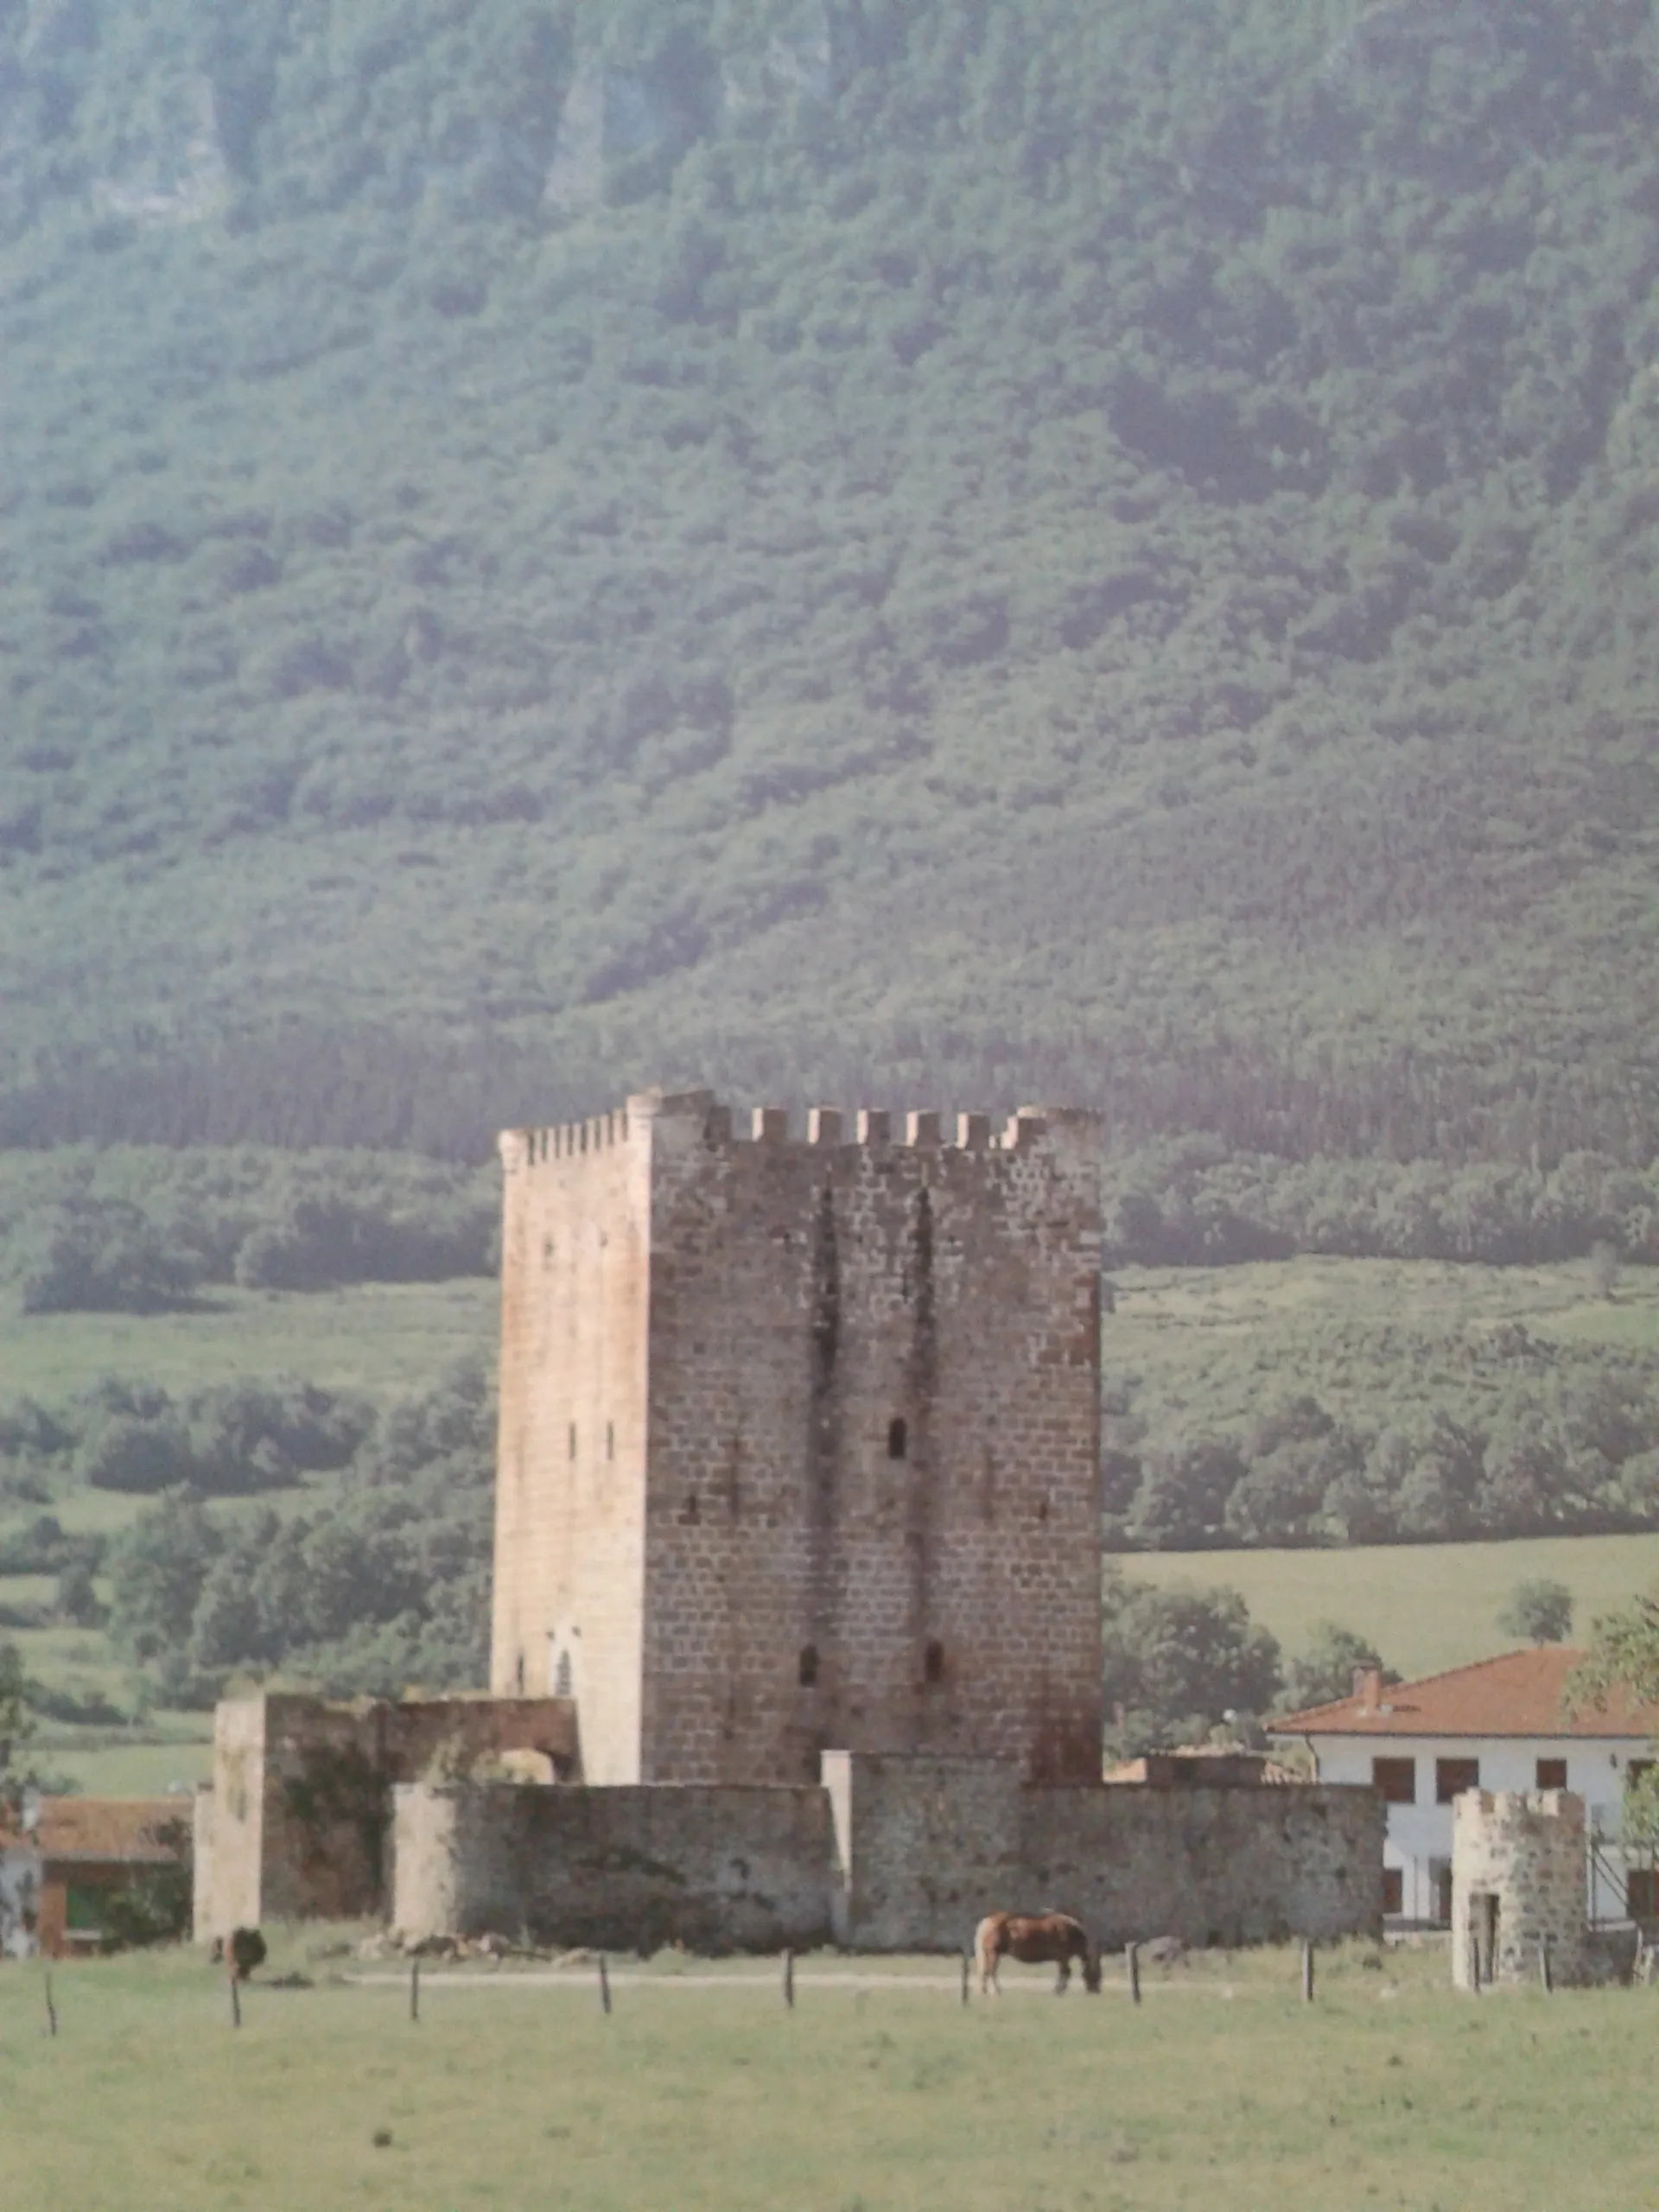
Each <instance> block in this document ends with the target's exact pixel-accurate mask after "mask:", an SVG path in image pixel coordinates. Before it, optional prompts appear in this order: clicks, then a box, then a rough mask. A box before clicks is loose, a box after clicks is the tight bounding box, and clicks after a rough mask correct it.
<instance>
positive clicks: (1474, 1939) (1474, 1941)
mask: <svg viewBox="0 0 1659 2212" xmlns="http://www.w3.org/2000/svg"><path fill="white" fill-rule="evenodd" d="M1469 1987H1470V1990H1471V1993H1473V1994H1474V1995H1475V1996H1477V1997H1478V1996H1479V1994H1480V1938H1479V1936H1478V1935H1476V1934H1475V1933H1474V1932H1473V1931H1472V1930H1471V1932H1470V1936H1469Z"/></svg>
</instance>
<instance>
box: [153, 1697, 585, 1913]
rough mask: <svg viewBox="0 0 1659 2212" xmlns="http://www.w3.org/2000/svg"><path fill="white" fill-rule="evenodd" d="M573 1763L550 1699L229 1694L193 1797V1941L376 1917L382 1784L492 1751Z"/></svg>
mask: <svg viewBox="0 0 1659 2212" xmlns="http://www.w3.org/2000/svg"><path fill="white" fill-rule="evenodd" d="M513 1751H523V1752H533V1753H537V1754H539V1755H540V1756H541V1757H543V1758H546V1759H547V1760H548V1761H549V1762H550V1764H552V1765H553V1766H554V1767H555V1768H556V1769H563V1770H565V1771H569V1770H570V1769H571V1768H572V1767H573V1766H574V1764H575V1719H574V1715H573V1714H572V1713H571V1710H570V1707H569V1705H568V1704H567V1703H565V1702H563V1700H559V1699H556V1698H526V1699H522V1700H521V1699H493V1698H464V1697H457V1698H431V1699H425V1700H414V1699H410V1700H404V1701H402V1702H400V1703H397V1704H392V1703H390V1702H388V1701H386V1700H378V1699H366V1698H365V1699H362V1700H359V1701H357V1702H356V1703H353V1704H350V1705H331V1704H327V1703H325V1702H324V1700H321V1698H313V1697H300V1696H292V1695H270V1696H264V1697H251V1698H227V1699H226V1700H224V1701H223V1702H222V1703H221V1704H220V1705H219V1708H218V1711H217V1713H216V1714H215V1716H214V1722H213V1782H212V1783H211V1784H210V1785H207V1786H206V1787H204V1788H202V1789H199V1790H198V1791H197V1793H196V1827H195V1838H196V1841H195V1851H194V1867H195V1872H194V1925H195V1933H196V1938H197V1940H198V1942H201V1941H204V1940H206V1939H207V1938H209V1937H211V1936H227V1935H229V1934H230V1932H231V1930H232V1929H235V1928H238V1927H248V1928H257V1926H259V1924H260V1923H261V1922H262V1921H268V1920H289V1919H292V1920H300V1919H325V1920H326V1919H351V1918H355V1917H358V1916H363V1915H366V1914H373V1913H378V1912H379V1911H381V1910H383V1908H384V1904H385V1864H384V1861H385V1843H386V1837H387V1830H388V1827H389V1823H390V1821H391V1789H392V1785H393V1784H394V1783H397V1782H407V1781H412V1780H414V1779H415V1778H416V1777H418V1776H422V1775H428V1774H431V1773H434V1772H438V1773H442V1774H464V1773H466V1772H467V1771H468V1770H470V1769H471V1768H473V1767H474V1766H476V1765H477V1764H480V1763H481V1762H488V1761H490V1760H491V1759H493V1758H496V1757H498V1756H499V1755H500V1754H502V1753H507V1752H513Z"/></svg>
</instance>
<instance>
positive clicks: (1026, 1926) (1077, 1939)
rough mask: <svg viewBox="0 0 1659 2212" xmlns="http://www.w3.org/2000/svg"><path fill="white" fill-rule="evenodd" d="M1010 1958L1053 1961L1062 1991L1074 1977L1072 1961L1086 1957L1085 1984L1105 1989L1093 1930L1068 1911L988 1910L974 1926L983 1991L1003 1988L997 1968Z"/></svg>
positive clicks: (1094, 1991)
mask: <svg viewBox="0 0 1659 2212" xmlns="http://www.w3.org/2000/svg"><path fill="white" fill-rule="evenodd" d="M1005 1958H1007V1959H1018V1960H1019V1961H1020V1964H1021V1965H1022V1966H1027V1967H1042V1966H1049V1965H1052V1966H1054V1967H1057V1968H1058V1972H1057V1974H1055V1977H1054V1994H1055V1995H1056V1996H1057V1997H1060V1996H1063V1995H1064V1994H1065V1988H1066V1985H1067V1984H1068V1982H1070V1980H1071V1961H1072V1960H1073V1959H1081V1960H1082V1961H1083V1986H1084V1988H1085V1989H1086V1990H1087V1991H1088V1992H1089V1993H1090V1996H1091V1997H1097V1996H1098V1995H1099V1994H1100V1953H1099V1951H1098V1950H1097V1949H1096V1947H1095V1945H1094V1943H1093V1942H1091V1941H1090V1935H1089V1930H1088V1929H1086V1928H1085V1927H1084V1924H1083V1923H1082V1922H1081V1921H1080V1920H1073V1918H1072V1917H1071V1914H1070V1913H1069V1912H1038V1913H1029V1912H988V1913H987V1914H986V1916H985V1917H984V1919H983V1920H982V1921H981V1922H980V1923H979V1926H978V1927H977V1928H976V1929H975V1930H974V1963H975V1965H976V1967H978V1969H979V1986H980V1993H981V1994H982V1995H992V1994H995V1995H998V1996H1000V1995H1001V1985H1000V1984H999V1982H998V1980H997V1970H998V1968H999V1967H1001V1963H1002V1961H1003V1960H1004V1959H1005Z"/></svg>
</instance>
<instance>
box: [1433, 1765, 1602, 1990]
mask: <svg viewBox="0 0 1659 2212" xmlns="http://www.w3.org/2000/svg"><path fill="white" fill-rule="evenodd" d="M1585 1866H1586V1861H1585V1833H1584V1800H1583V1799H1582V1798H1581V1797H1579V1796H1576V1795H1575V1794H1574V1793H1573V1791H1572V1790H1570V1789H1531V1790H1528V1789H1497V1790H1491V1789H1465V1791H1464V1792H1463V1794H1462V1796H1460V1797H1459V1798H1458V1799H1457V1801H1456V1802H1455V1804H1454V1805H1453V1807H1452V1981H1453V1982H1454V1983H1455V1985H1456V1986H1457V1987H1458V1988H1459V1989H1469V1988H1472V1987H1473V1986H1475V1974H1476V1969H1477V1961H1478V1971H1479V1977H1480V1980H1481V1981H1482V1982H1483V1983H1484V1982H1492V1981H1521V1980H1530V1979H1533V1978H1535V1977H1536V1976H1537V1974H1538V1972H1539V1954H1540V1948H1541V1945H1542V1944H1543V1943H1544V1942H1546V1941H1547V1942H1548V1945H1549V1955H1550V1971H1551V1974H1552V1976H1553V1978H1554V1980H1555V1981H1557V1982H1559V1983H1560V1984H1562V1985H1564V1986H1568V1985H1573V1984H1584V1983H1588V1982H1595V1981H1599V1980H1605V1978H1606V1976H1607V1971H1608V1970H1607V1967H1606V1965H1605V1961H1604V1960H1603V1957H1602V1955H1601V1953H1600V1951H1599V1948H1598V1947H1597V1946H1596V1944H1595V1943H1594V1942H1592V1937H1591V1931H1590V1928H1589V1923H1588V1918H1587V1916H1586V1872H1585Z"/></svg>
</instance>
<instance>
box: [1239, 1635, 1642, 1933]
mask: <svg viewBox="0 0 1659 2212" xmlns="http://www.w3.org/2000/svg"><path fill="white" fill-rule="evenodd" d="M1583 1656H1584V1654H1583V1653H1582V1652H1581V1651H1573V1650H1569V1649H1567V1648H1566V1647H1565V1646H1564V1645H1561V1644H1545V1645H1542V1646H1541V1647H1539V1648H1538V1649H1533V1650H1529V1651H1507V1652H1504V1653H1503V1655H1502V1656H1500V1657H1498V1658H1496V1659H1483V1660H1480V1661H1478V1662H1477V1663H1476V1664H1475V1665H1474V1666H1472V1667H1456V1668H1453V1669H1452V1671H1451V1672H1450V1673H1449V1674H1445V1675H1427V1676H1426V1677H1425V1678H1424V1680H1423V1681H1418V1682H1394V1683H1386V1684H1385V1682H1384V1681H1383V1671H1382V1669H1380V1668H1377V1667H1362V1668H1360V1669H1357V1671H1356V1674H1355V1676H1354V1694H1353V1695H1352V1696H1351V1697H1346V1698H1343V1699H1340V1700H1338V1702H1337V1703H1336V1704H1335V1705H1321V1706H1315V1707H1313V1708H1311V1709H1310V1710H1309V1711H1307V1712H1306V1713H1289V1714H1287V1715H1286V1716H1285V1717H1284V1718H1283V1719H1278V1720H1275V1721H1274V1722H1273V1723H1272V1724H1271V1729H1270V1732H1271V1734H1272V1735H1273V1736H1274V1738H1276V1739H1277V1740H1278V1741H1280V1742H1283V1743H1299V1744H1301V1745H1305V1746H1306V1749H1307V1750H1308V1751H1310V1752H1311V1753H1312V1754H1313V1762H1314V1770H1315V1773H1316V1775H1317V1777H1318V1778H1319V1781H1321V1782H1357V1783H1371V1784H1372V1785H1373V1786H1374V1787H1375V1788H1376V1789H1380V1790H1381V1791H1382V1793H1383V1798H1384V1800H1385V1801H1386V1802H1387V1804H1388V1808H1389V1826H1388V1840H1387V1844H1386V1846H1385V1847H1384V1852H1383V1909H1384V1910H1385V1911H1387V1912H1389V1913H1390V1914H1393V1915H1395V1916H1398V1917H1400V1918H1402V1919H1405V1920H1409V1921H1418V1922H1427V1923H1431V1924H1433V1925H1448V1924H1449V1923H1450V1921H1451V1917H1452V1799H1453V1798H1454V1797H1456V1796H1457V1795H1458V1794H1459V1791H1460V1790H1464V1789H1572V1790H1575V1791H1576V1792H1577V1793H1578V1795H1579V1796H1580V1797H1582V1798H1583V1800H1584V1803H1585V1820H1586V1827H1587V1829H1588V1832H1589V1837H1590V1848H1589V1862H1590V1863H1589V1866H1588V1868H1587V1870H1586V1883H1587V1889H1586V1902H1587V1904H1588V1908H1589V1911H1590V1916H1591V1917H1592V1919H1595V1920H1613V1919H1621V1918H1624V1916H1626V1915H1629V1916H1631V1917H1633V1918H1636V1919H1639V1920H1643V1921H1651V1920H1652V1919H1653V1918H1654V1917H1655V1916H1656V1912H1659V1898H1656V1896H1655V1885H1654V1854H1653V1852H1652V1850H1651V1848H1650V1847H1636V1846H1632V1847H1630V1848H1629V1849H1626V1848H1625V1847H1623V1846H1622V1845H1621V1844H1620V1842H1619V1827H1620V1820H1621V1815H1622V1814H1623V1810H1624V1784H1625V1782H1626V1780H1627V1779H1628V1778H1629V1777H1630V1776H1631V1775H1633V1774H1640V1773H1642V1772H1643V1770H1645V1769H1646V1768H1648V1767H1649V1766H1650V1765H1651V1764H1653V1759H1654V1749H1653V1745H1654V1738H1655V1736H1656V1735H1659V1707H1652V1706H1636V1705H1632V1704H1630V1703H1628V1702H1626V1701H1624V1700H1619V1699H1617V1698H1614V1699H1611V1700H1608V1702H1607V1703H1606V1704H1605V1705H1604V1706H1602V1707H1600V1708H1599V1709H1598V1710H1596V1711H1595V1712H1585V1713H1579V1714H1576V1715H1570V1714H1569V1713H1567V1709H1566V1699H1565V1695H1564V1693H1565V1690H1566V1687H1567V1676H1568V1675H1570V1674H1571V1672H1572V1671H1573V1668H1574V1667H1575V1666H1577V1665H1578V1664H1579V1662H1580V1660H1581V1659H1582V1658H1583Z"/></svg>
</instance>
